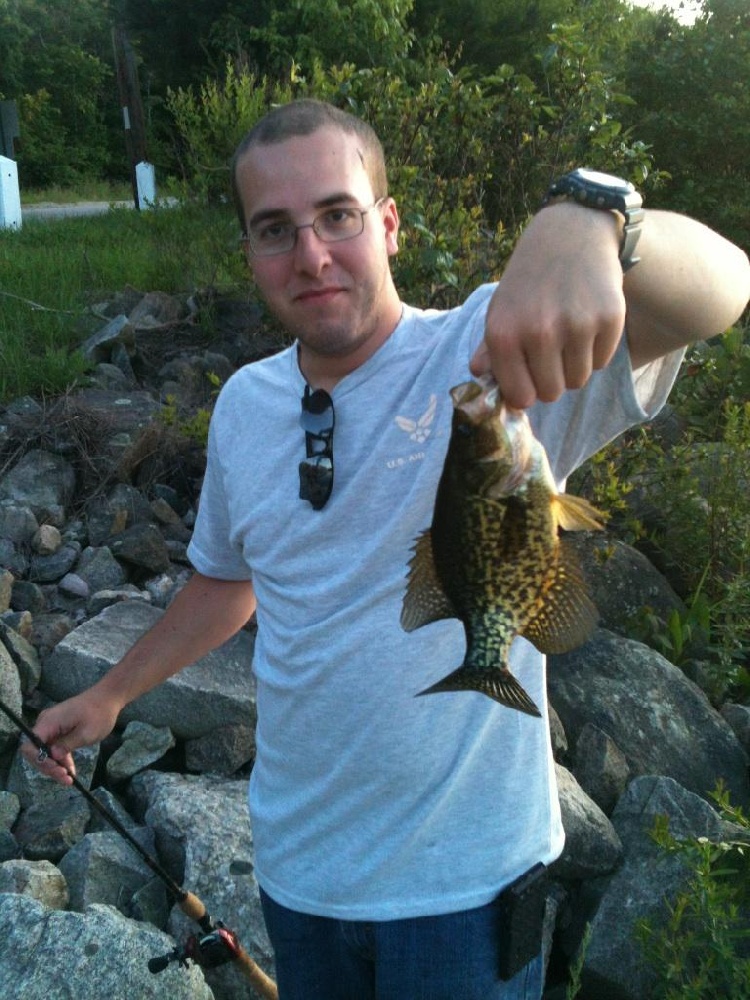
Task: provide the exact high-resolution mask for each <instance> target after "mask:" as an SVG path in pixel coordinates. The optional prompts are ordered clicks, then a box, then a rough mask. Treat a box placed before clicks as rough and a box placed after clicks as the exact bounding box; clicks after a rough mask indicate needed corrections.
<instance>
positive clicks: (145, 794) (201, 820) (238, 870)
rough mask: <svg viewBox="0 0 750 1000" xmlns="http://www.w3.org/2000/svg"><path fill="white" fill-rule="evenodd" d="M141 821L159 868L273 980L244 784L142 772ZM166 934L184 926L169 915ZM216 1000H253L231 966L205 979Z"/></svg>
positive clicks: (135, 787)
mask: <svg viewBox="0 0 750 1000" xmlns="http://www.w3.org/2000/svg"><path fill="white" fill-rule="evenodd" d="M131 788H132V792H133V795H134V797H135V799H136V801H137V803H138V806H139V809H140V810H145V814H144V818H145V820H146V822H147V823H148V825H149V826H151V827H152V828H153V829H154V831H155V832H156V838H157V843H158V844H159V848H160V850H161V851H162V852H163V858H164V861H165V865H166V866H167V867H168V868H169V869H170V870H171V871H172V872H173V874H175V873H176V874H178V875H179V876H180V881H181V884H184V885H186V886H190V887H191V889H192V890H193V891H194V892H195V893H196V894H197V895H198V896H199V897H200V899H201V900H202V901H203V902H204V903H205V905H206V907H207V908H208V910H209V912H210V913H211V914H213V916H214V917H215V918H216V919H220V920H222V921H223V922H224V923H226V924H227V926H229V927H231V928H232V929H233V930H234V931H236V933H237V934H238V935H239V938H240V940H241V941H242V943H243V945H244V947H245V948H246V949H247V951H248V952H249V953H250V954H251V955H252V956H253V958H254V959H255V960H256V961H257V962H258V963H259V964H260V965H262V966H263V968H264V969H266V971H268V972H269V973H270V974H272V970H273V960H272V950H271V947H270V942H269V940H268V936H267V934H266V930H265V925H264V923H263V918H262V913H261V909H260V900H259V897H258V887H257V883H256V881H255V876H254V874H253V846H252V834H251V829H250V822H249V817H248V812H247V781H245V780H236V779H225V778H216V777H207V776H201V777H196V776H188V775H175V774H166V773H158V772H156V771H146V772H144V773H142V774H139V775H137V776H136V777H135V778H134V779H133V781H132V785H131ZM169 930H170V932H171V933H172V934H174V935H175V936H176V937H177V938H178V940H181V939H182V938H183V937H184V935H185V933H190V923H189V922H188V920H187V918H186V917H185V915H184V914H183V913H182V912H181V911H180V910H179V909H178V908H175V909H173V911H172V916H171V918H170V922H169ZM206 978H207V980H208V981H209V983H210V984H211V987H212V989H213V990H214V993H215V996H216V997H217V1000H251V998H252V1000H254V997H253V993H252V991H251V990H250V989H249V988H248V987H247V984H246V983H244V982H242V981H241V980H238V979H237V977H236V974H235V970H234V969H232V968H231V967H224V968H223V969H217V970H213V971H212V972H210V973H209V972H208V971H207V972H206Z"/></svg>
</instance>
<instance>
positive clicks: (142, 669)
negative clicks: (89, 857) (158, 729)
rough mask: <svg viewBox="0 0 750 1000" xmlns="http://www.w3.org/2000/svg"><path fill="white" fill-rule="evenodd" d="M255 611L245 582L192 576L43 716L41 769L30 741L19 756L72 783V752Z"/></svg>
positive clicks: (109, 727)
mask: <svg viewBox="0 0 750 1000" xmlns="http://www.w3.org/2000/svg"><path fill="white" fill-rule="evenodd" d="M254 611H255V592H254V590H253V585H252V583H251V582H250V581H248V580H239V581H237V580H219V579H215V578H213V577H208V576H203V574H201V573H195V574H194V575H193V576H192V577H191V578H190V580H188V582H187V584H186V585H185V586H184V587H183V588H182V590H181V591H180V592H179V593H178V594H177V596H176V597H175V599H174V600H173V601H172V603H171V604H170V605H169V607H168V608H167V610H166V611H165V613H164V615H163V616H162V617H161V618H160V619H159V621H158V622H157V623H156V624H155V625H154V626H153V627H152V628H151V629H149V631H148V632H146V633H145V635H143V636H142V637H141V638H140V639H139V640H138V642H136V643H135V645H134V646H133V647H132V648H131V649H130V650H129V651H128V652H127V653H126V654H125V656H124V657H123V658H122V660H120V662H119V663H117V664H116V665H115V666H114V667H112V669H111V670H110V671H108V672H107V673H106V674H105V675H104V677H102V679H101V680H99V681H98V682H97V683H96V684H94V685H93V686H92V687H90V688H89V689H88V690H86V691H83V692H82V693H81V694H79V695H76V696H75V697H74V698H69V699H68V700H67V701H63V702H60V704H59V705H55V706H54V707H52V708H50V709H46V710H45V711H44V712H41V713H40V715H39V718H38V719H37V722H36V725H35V727H34V731H35V732H36V734H37V736H39V738H40V739H41V740H42V741H43V742H44V743H45V744H47V746H49V747H50V751H51V758H50V759H48V760H46V761H44V762H42V763H39V761H38V759H37V753H38V752H37V750H36V748H35V747H34V745H33V744H32V743H24V744H23V754H24V756H25V757H26V759H27V760H28V761H29V762H30V763H33V764H34V765H35V766H36V767H38V768H39V770H40V771H42V772H43V773H45V774H47V775H48V776H49V777H51V778H54V779H55V780H57V781H59V782H61V783H62V784H67V785H69V784H71V778H70V775H69V774H68V773H66V772H72V773H75V766H74V764H73V757H72V753H71V751H73V750H76V749H77V748H78V747H82V746H88V745H89V744H91V743H98V742H100V741H101V740H102V739H104V737H105V736H107V735H108V734H109V733H110V732H111V731H112V729H113V728H114V726H115V723H116V722H117V717H118V715H119V714H120V712H121V711H122V709H123V708H124V707H125V706H126V705H128V704H130V702H131V701H134V700H135V699H136V698H138V697H140V695H142V694H145V693H146V692H147V691H150V690H151V689H152V688H155V687H157V686H158V685H159V684H161V683H162V682H163V681H165V680H167V678H169V677H171V676H172V675H173V674H176V673H177V672H178V671H180V670H182V668H183V667H186V666H188V665H189V664H191V663H194V662H195V661H196V660H199V659H200V658H201V657H202V656H205V655H206V653H209V652H210V651H211V650H212V649H215V648H216V647H217V646H220V645H221V644H222V643H223V642H226V641H227V639H230V638H231V637H232V636H233V635H234V634H235V633H236V632H237V631H239V629H240V628H242V626H243V625H244V624H245V623H246V622H247V621H248V620H249V618H250V616H251V615H252V614H253V612H254Z"/></svg>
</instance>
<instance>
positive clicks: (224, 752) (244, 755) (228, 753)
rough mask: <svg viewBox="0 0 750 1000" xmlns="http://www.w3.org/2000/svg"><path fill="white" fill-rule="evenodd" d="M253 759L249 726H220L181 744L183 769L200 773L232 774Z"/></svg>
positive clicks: (251, 728) (252, 741) (252, 739)
mask: <svg viewBox="0 0 750 1000" xmlns="http://www.w3.org/2000/svg"><path fill="white" fill-rule="evenodd" d="M254 758H255V730H254V728H253V726H251V725H250V724H249V723H241V722H238V723H235V725H233V726H222V727H221V728H220V729H214V730H213V731H212V732H210V733H206V735H205V736H200V737H198V739H195V740H188V741H187V742H186V744H185V766H186V768H187V769H188V771H196V772H198V773H202V774H225V775H230V774H234V773H235V772H236V771H238V770H239V769H240V768H241V767H243V766H244V765H245V764H247V763H248V762H249V761H251V760H253V759H254Z"/></svg>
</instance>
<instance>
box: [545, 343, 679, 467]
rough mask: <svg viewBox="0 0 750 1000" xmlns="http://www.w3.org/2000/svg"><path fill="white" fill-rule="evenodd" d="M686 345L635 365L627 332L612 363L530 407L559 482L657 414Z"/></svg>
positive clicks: (675, 375)
mask: <svg viewBox="0 0 750 1000" xmlns="http://www.w3.org/2000/svg"><path fill="white" fill-rule="evenodd" d="M683 356H684V350H678V351H674V352H672V353H670V354H667V355H665V356H664V357H662V358H658V359H657V360H656V361H653V362H651V363H649V364H647V365H644V366H643V367H641V368H638V369H636V370H635V371H634V370H633V368H632V366H631V363H630V353H629V351H628V347H627V340H626V338H625V337H623V338H622V340H621V341H620V345H619V347H618V349H617V351H616V353H615V356H614V357H613V359H612V361H611V362H610V363H609V364H608V365H607V367H606V368H603V369H601V370H600V371H597V372H595V373H594V374H593V375H592V377H591V378H590V379H589V381H588V383H587V384H586V386H584V388H582V389H578V390H571V391H568V392H566V393H564V394H563V396H562V397H561V398H560V399H559V400H557V401H556V402H555V403H537V404H536V405H535V406H533V407H532V408H531V410H530V411H529V418H530V420H531V424H532V427H533V428H534V433H535V434H536V435H537V437H538V438H539V439H540V441H541V442H542V444H543V445H544V447H545V449H546V451H547V456H548V458H549V461H550V466H551V467H552V472H553V474H554V477H555V479H556V481H557V482H558V484H559V485H562V484H564V482H565V480H566V479H567V477H568V476H569V475H570V474H571V472H573V471H574V470H575V469H577V468H578V467H579V466H580V465H582V464H583V463H584V462H585V461H586V460H587V459H588V458H590V457H591V456H592V455H594V454H595V453H596V452H597V451H599V450H600V449H601V448H603V447H604V446H605V445H606V444H608V443H609V442H610V441H612V440H613V439H614V438H616V437H617V436H618V435H619V434H622V433H623V431H626V430H627V429H628V428H629V427H634V426H635V425H636V424H640V423H643V422H644V421H646V420H650V419H651V418H652V417H654V416H655V415H656V414H657V413H658V412H659V410H660V409H661V408H662V406H663V405H664V403H665V402H666V400H667V396H668V395H669V392H670V390H671V388H672V386H673V384H674V381H675V378H676V377H677V373H678V371H679V369H680V364H681V363H682V359H683Z"/></svg>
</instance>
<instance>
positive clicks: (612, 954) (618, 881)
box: [583, 776, 748, 1000]
mask: <svg viewBox="0 0 750 1000" xmlns="http://www.w3.org/2000/svg"><path fill="white" fill-rule="evenodd" d="M657 817H667V818H668V820H669V829H670V833H671V834H672V835H673V836H674V837H676V838H678V839H685V838H694V837H706V838H707V839H709V840H711V841H715V842H720V841H723V840H736V839H740V840H746V839H747V836H748V835H747V831H746V830H743V829H742V828H739V827H736V826H734V825H733V824H731V823H727V822H726V821H725V820H723V819H722V818H721V817H720V816H719V814H718V813H717V812H716V811H715V810H714V809H712V808H711V806H709V805H708V803H707V802H705V801H704V800H703V799H702V798H700V797H699V796H697V795H694V794H692V793H691V792H688V791H686V790H685V789H684V788H682V787H680V785H678V784H677V782H675V781H673V780H672V779H670V778H663V777H654V776H650V777H642V778H636V779H635V781H633V782H632V783H631V785H630V786H629V788H628V791H627V792H626V793H625V795H624V796H623V797H622V799H621V800H620V802H619V803H618V805H617V808H616V809H615V811H614V814H613V816H612V822H613V825H614V827H615V829H616V830H617V833H618V835H619V837H620V840H621V842H622V845H623V849H624V860H623V864H622V866H621V867H620V868H618V870H617V871H616V872H615V873H614V874H613V875H612V876H611V877H610V878H609V879H607V880H602V881H601V882H600V884H599V886H598V887H597V886H593V889H594V892H595V893H597V892H598V894H599V901H598V904H597V905H596V907H595V911H594V914H593V916H592V918H591V923H590V927H591V937H590V940H589V942H588V945H587V947H586V949H585V958H584V967H583V984H584V995H585V996H586V997H587V998H592V1000H593V998H599V997H601V998H605V997H606V1000H646V998H648V997H651V996H653V995H654V985H655V981H656V975H655V970H654V969H653V968H652V967H651V966H650V965H649V964H648V963H647V962H646V961H644V956H643V953H642V950H641V948H640V947H639V944H638V939H637V933H636V928H637V926H638V923H639V922H640V921H641V920H648V921H649V922H650V923H651V924H652V926H653V927H654V928H658V927H659V926H660V925H661V924H662V923H663V921H664V920H665V919H666V915H667V911H666V906H667V904H668V903H670V902H672V903H673V902H674V901H675V899H676V897H677V895H678V894H679V893H680V892H681V891H684V890H685V888H686V885H687V879H688V871H687V869H686V867H685V863H684V861H683V860H682V859H681V857H680V856H679V855H675V854H671V853H669V852H667V851H664V850H662V849H661V848H660V847H658V846H657V844H656V843H655V842H654V840H653V838H652V836H651V831H652V830H653V828H654V823H655V821H656V818H657ZM727 1000H729V998H727ZM737 1000H739V998H737Z"/></svg>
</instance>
